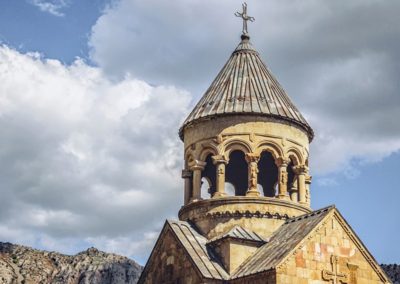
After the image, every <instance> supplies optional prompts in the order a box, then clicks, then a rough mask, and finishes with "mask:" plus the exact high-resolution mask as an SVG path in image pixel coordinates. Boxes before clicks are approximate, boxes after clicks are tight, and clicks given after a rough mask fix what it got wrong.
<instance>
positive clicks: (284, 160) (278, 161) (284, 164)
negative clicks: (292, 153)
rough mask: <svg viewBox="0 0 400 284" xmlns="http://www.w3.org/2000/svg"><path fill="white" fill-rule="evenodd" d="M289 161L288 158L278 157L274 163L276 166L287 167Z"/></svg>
mask: <svg viewBox="0 0 400 284" xmlns="http://www.w3.org/2000/svg"><path fill="white" fill-rule="evenodd" d="M289 163H290V159H288V158H285V157H279V158H278V159H276V160H275V164H276V166H277V167H285V168H286V167H287V166H288V165H289Z"/></svg>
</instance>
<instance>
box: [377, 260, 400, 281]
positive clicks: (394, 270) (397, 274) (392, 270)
mask: <svg viewBox="0 0 400 284" xmlns="http://www.w3.org/2000/svg"><path fill="white" fill-rule="evenodd" d="M381 267H382V269H383V270H384V271H385V272H386V274H387V275H388V276H389V277H390V279H391V280H392V281H393V284H400V265H399V264H382V265H381Z"/></svg>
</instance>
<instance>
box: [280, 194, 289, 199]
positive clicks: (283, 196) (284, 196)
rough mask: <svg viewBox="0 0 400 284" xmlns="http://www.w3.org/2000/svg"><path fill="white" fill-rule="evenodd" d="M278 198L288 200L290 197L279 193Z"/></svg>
mask: <svg viewBox="0 0 400 284" xmlns="http://www.w3.org/2000/svg"><path fill="white" fill-rule="evenodd" d="M278 198H279V199H283V200H290V197H289V196H288V195H283V194H279V195H278Z"/></svg>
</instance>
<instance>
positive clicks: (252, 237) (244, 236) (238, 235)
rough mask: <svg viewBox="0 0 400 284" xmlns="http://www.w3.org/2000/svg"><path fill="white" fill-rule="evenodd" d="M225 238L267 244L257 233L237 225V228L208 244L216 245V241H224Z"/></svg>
mask: <svg viewBox="0 0 400 284" xmlns="http://www.w3.org/2000/svg"><path fill="white" fill-rule="evenodd" d="M225 238H233V239H241V240H246V241H252V242H260V243H265V242H266V240H264V239H263V238H262V237H261V236H260V235H258V234H257V233H255V232H253V231H250V230H246V229H245V228H243V227H241V226H239V225H237V226H234V227H233V228H232V229H230V230H229V231H228V232H226V233H225V234H222V235H220V236H217V237H215V238H213V239H211V240H210V241H208V243H209V244H211V243H214V242H216V241H219V240H222V239H225Z"/></svg>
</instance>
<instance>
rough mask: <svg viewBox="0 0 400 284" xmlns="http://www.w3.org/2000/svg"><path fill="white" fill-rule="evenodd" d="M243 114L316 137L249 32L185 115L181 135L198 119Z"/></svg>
mask: <svg viewBox="0 0 400 284" xmlns="http://www.w3.org/2000/svg"><path fill="white" fill-rule="evenodd" d="M241 114H247V115H263V116H268V117H272V118H275V119H279V120H284V121H288V122H291V123H293V124H295V125H298V126H300V127H301V128H302V129H304V130H305V131H306V132H307V133H308V136H309V138H310V140H312V138H313V136H314V133H313V130H312V128H311V127H310V125H309V124H308V123H307V121H306V120H305V119H304V117H303V116H302V115H301V113H300V111H299V110H298V109H297V108H296V106H295V105H294V104H293V103H292V101H291V100H290V98H289V97H288V95H287V94H286V92H285V90H284V89H283V88H282V86H281V85H280V84H279V82H278V81H277V80H276V78H275V77H274V76H273V75H272V73H271V72H270V70H269V69H268V68H267V66H266V65H265V64H264V62H263V61H262V60H261V58H260V55H259V54H258V52H257V51H256V50H255V49H254V47H253V45H252V44H251V43H250V41H249V37H248V36H246V35H242V41H241V42H240V44H239V45H238V46H237V48H236V49H235V51H234V52H233V53H232V55H231V57H230V58H229V60H228V62H227V63H226V64H225V66H224V67H223V68H222V70H221V71H220V72H219V74H218V75H217V77H216V78H215V80H214V81H213V82H212V84H211V86H210V87H209V88H208V90H207V91H206V93H205V94H204V95H203V97H202V98H201V99H200V101H199V102H198V103H197V105H196V106H195V108H194V109H193V111H192V112H191V113H190V115H189V116H188V117H187V118H186V120H185V121H184V123H183V126H182V127H181V129H180V130H179V135H180V137H181V138H182V139H183V130H184V128H185V127H186V126H189V125H190V124H192V123H194V122H195V121H198V120H201V119H210V118H214V117H216V116H223V115H241Z"/></svg>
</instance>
